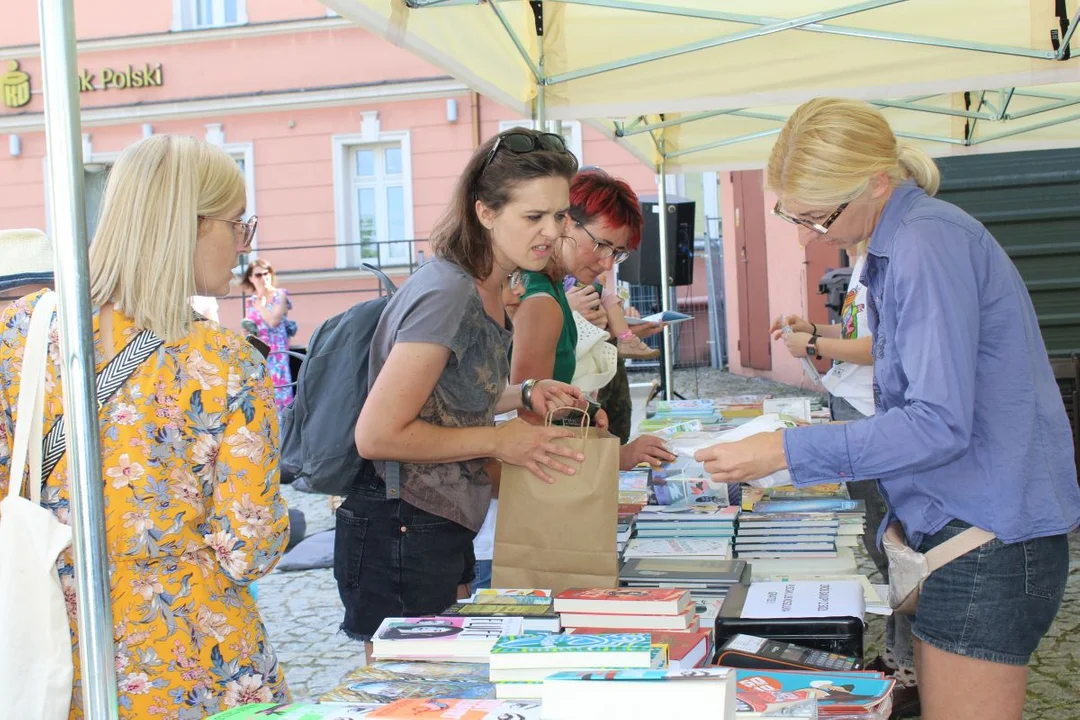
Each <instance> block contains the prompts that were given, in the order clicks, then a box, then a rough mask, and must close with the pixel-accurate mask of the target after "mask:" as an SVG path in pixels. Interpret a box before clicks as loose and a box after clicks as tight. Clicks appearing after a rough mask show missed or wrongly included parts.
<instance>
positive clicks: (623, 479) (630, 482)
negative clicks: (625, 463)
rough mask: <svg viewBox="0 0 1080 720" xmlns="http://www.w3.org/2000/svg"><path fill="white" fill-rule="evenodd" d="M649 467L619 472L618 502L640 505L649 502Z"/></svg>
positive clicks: (650, 472) (650, 474) (650, 473)
mask: <svg viewBox="0 0 1080 720" xmlns="http://www.w3.org/2000/svg"><path fill="white" fill-rule="evenodd" d="M651 476H652V471H651V469H650V468H647V467H643V468H634V469H633V470H621V471H620V472H619V504H620V505H637V506H639V507H640V506H642V505H645V504H646V503H648V502H649V480H650V478H651Z"/></svg>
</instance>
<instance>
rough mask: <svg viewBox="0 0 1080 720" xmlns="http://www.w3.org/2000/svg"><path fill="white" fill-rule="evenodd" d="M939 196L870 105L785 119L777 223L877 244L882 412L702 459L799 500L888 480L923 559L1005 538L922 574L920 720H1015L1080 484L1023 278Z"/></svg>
mask: <svg viewBox="0 0 1080 720" xmlns="http://www.w3.org/2000/svg"><path fill="white" fill-rule="evenodd" d="M938 182H939V175H938V170H937V167H936V166H935V165H934V163H933V161H932V160H930V158H928V157H927V156H926V155H924V154H923V153H922V152H920V151H918V150H915V149H913V148H908V147H903V146H900V145H899V144H898V143H897V140H896V137H895V135H894V134H893V132H892V130H891V129H890V128H889V125H888V123H887V122H886V120H885V118H884V117H883V116H882V115H881V113H879V112H878V111H877V110H875V109H873V108H872V107H870V106H869V105H867V104H865V103H862V102H855V101H846V100H835V99H817V100H812V101H810V102H808V103H805V104H804V105H802V106H801V107H799V108H798V109H797V110H796V111H795V113H794V114H792V116H791V117H790V118H789V119H788V121H787V124H786V125H785V126H784V129H783V131H782V132H781V133H780V136H779V138H778V139H777V142H776V145H775V147H774V148H773V151H772V155H771V156H770V158H769V166H768V184H769V186H770V188H771V189H772V190H773V191H775V192H776V194H777V196H778V197H779V200H778V202H777V205H776V208H775V209H774V212H775V213H776V214H777V215H778V216H780V217H782V218H784V219H785V220H788V221H789V222H792V223H795V224H796V225H798V226H799V241H800V244H802V245H803V246H804V247H805V246H807V245H810V244H811V243H827V244H829V245H830V246H832V247H836V248H848V247H853V246H854V245H856V244H858V243H859V242H861V241H863V240H866V239H867V238H869V240H870V245H869V249H868V252H869V255H868V258H867V264H866V270H865V272H864V276H863V282H864V283H865V284H866V286H867V291H868V292H867V305H868V311H869V312H868V317H869V320H870V329H871V332H872V334H873V338H874V340H873V356H874V401H875V414H874V416H873V417H871V418H867V419H865V420H858V421H856V422H851V423H845V424H833V425H818V426H810V427H804V428H796V429H794V430H786V431H783V432H779V433H766V434H762V435H757V436H754V437H751V438H748V439H746V440H744V441H742V442H739V443H730V444H724V445H716V446H714V447H711V448H706V449H704V450H702V451H700V452H699V453H698V460H700V461H703V462H705V467H706V469H707V470H708V471H709V472H710V473H712V476H713V479H714V480H717V481H722V482H743V481H747V480H752V479H755V478H759V477H764V476H766V475H768V474H770V473H772V472H775V471H777V470H780V469H783V468H788V469H790V471H791V475H792V478H793V480H794V482H795V484H796V485H807V484H811V483H817V482H823V481H833V482H835V481H837V480H844V481H847V480H866V479H870V478H880V488H881V492H882V495H883V496H884V497H885V500H886V502H887V504H888V514H887V515H886V518H885V520H884V522H883V523H882V528H884V527H885V525H887V524H888V523H890V522H892V521H899V522H900V523H901V524H902V525H903V529H904V532H905V534H906V536H907V540H908V543H909V544H910V545H911V547H913V548H915V549H917V550H919V551H920V552H926V551H927V550H929V549H930V548H932V547H934V546H937V545H939V544H941V543H943V542H944V541H946V540H948V539H949V538H951V537H954V536H956V535H957V534H959V533H960V532H963V530H964V529H966V528H968V527H972V526H975V527H979V528H982V529H984V530H988V531H990V532H992V533H994V535H995V536H996V538H995V539H994V540H991V541H990V542H989V543H987V544H985V545H983V546H982V547H980V548H977V549H975V550H973V551H971V552H969V553H967V554H965V555H963V556H961V557H959V558H957V559H956V560H954V561H953V562H951V563H949V564H947V565H945V566H944V567H943V568H941V569H939V570H938V571H936V572H935V573H933V574H932V575H931V576H930V577H929V578H928V579H927V581H926V583H925V585H924V586H923V589H922V593H921V596H920V598H919V606H918V611H917V613H916V615H915V623H914V628H913V633H914V635H915V637H916V644H915V665H916V669H917V672H918V676H919V691H920V696H921V699H922V710H923V718H924V719H925V720H962V719H968V718H970V719H971V720H976V719H978V720H1019V719H1020V718H1021V716H1022V714H1023V706H1024V698H1025V694H1026V684H1027V667H1026V666H1027V663H1028V661H1029V659H1030V657H1031V654H1032V652H1034V650H1035V649H1036V647H1037V646H1038V644H1039V641H1040V639H1041V638H1042V636H1043V635H1045V634H1046V632H1047V631H1048V630H1049V629H1050V625H1051V623H1052V622H1053V620H1054V616H1055V615H1056V614H1057V612H1058V609H1059V608H1060V606H1061V598H1062V593H1063V591H1064V588H1065V582H1066V577H1067V574H1068V565H1069V554H1068V538H1067V533H1068V532H1070V531H1071V530H1073V529H1074V528H1076V527H1077V525H1078V524H1080V489H1078V487H1077V483H1076V466H1075V461H1074V458H1073V446H1072V438H1071V433H1070V430H1069V421H1068V418H1067V417H1066V415H1065V409H1064V406H1063V404H1062V401H1061V395H1060V393H1059V391H1058V389H1057V384H1056V382H1055V380H1054V375H1053V372H1052V370H1051V368H1050V362H1049V359H1048V358H1047V353H1046V347H1045V345H1044V344H1043V341H1042V336H1041V335H1040V333H1039V327H1038V322H1037V320H1036V317H1035V310H1034V308H1033V307H1032V304H1031V298H1030V297H1029V296H1028V292H1027V289H1026V288H1025V286H1024V283H1023V280H1022V279H1021V278H1020V275H1019V273H1018V272H1017V270H1016V267H1015V266H1014V265H1013V263H1012V261H1011V260H1009V258H1008V256H1007V255H1006V254H1005V252H1004V250H1002V248H1001V246H1000V245H999V244H998V243H997V241H996V240H995V239H994V238H993V236H991V235H990V233H989V232H988V231H987V230H986V228H985V227H983V226H982V225H981V224H980V223H979V222H978V221H976V220H975V219H974V218H972V217H971V216H969V215H968V214H966V213H965V212H963V211H962V210H960V209H959V208H957V207H955V206H953V205H950V204H948V203H945V202H942V201H940V200H935V199H934V198H933V197H932V196H933V194H934V193H935V192H936V190H937V187H938ZM810 344H811V345H812V344H813V343H810ZM811 349H812V348H811ZM880 532H881V531H880V530H879V537H880Z"/></svg>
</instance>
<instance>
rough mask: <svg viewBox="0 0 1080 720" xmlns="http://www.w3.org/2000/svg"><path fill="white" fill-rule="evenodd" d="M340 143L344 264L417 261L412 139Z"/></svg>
mask: <svg viewBox="0 0 1080 720" xmlns="http://www.w3.org/2000/svg"><path fill="white" fill-rule="evenodd" d="M337 142H338V144H339V145H340V148H341V150H340V158H339V163H340V169H341V171H340V173H339V181H338V184H339V187H338V190H337V195H338V200H337V208H336V211H337V214H338V229H339V231H338V243H339V244H340V245H341V246H342V247H340V248H339V249H338V262H337V264H338V266H339V267H347V268H356V267H359V266H360V264H361V263H370V264H372V265H378V266H400V265H408V264H409V263H410V262H411V261H412V256H413V253H412V245H413V242H412V241H413V237H412V188H411V177H410V175H411V170H410V163H409V153H408V141H407V138H395V139H391V138H389V137H387V136H386V134H383V135H382V136H381V137H380V138H379V139H378V141H377V142H360V143H355V142H353V143H350V142H348V140H347V139H341V138H338V139H337Z"/></svg>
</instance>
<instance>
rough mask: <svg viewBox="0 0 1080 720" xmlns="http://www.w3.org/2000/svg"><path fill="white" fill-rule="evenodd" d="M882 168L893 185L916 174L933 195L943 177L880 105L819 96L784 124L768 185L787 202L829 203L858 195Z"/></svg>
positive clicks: (768, 177)
mask: <svg viewBox="0 0 1080 720" xmlns="http://www.w3.org/2000/svg"><path fill="white" fill-rule="evenodd" d="M881 172H883V173H885V174H886V176H888V178H889V180H890V182H891V184H892V185H893V186H896V185H899V184H900V183H901V182H903V181H904V180H906V179H908V178H912V179H914V180H915V182H916V184H918V186H919V187H921V188H922V189H923V190H925V191H926V193H927V194H928V195H933V194H934V193H936V192H937V190H938V185H939V184H940V182H941V175H940V173H939V172H938V168H937V165H936V164H935V163H934V161H933V160H931V159H930V157H929V156H928V155H926V153H924V152H923V151H921V150H919V149H918V148H914V147H910V146H906V145H900V144H899V143H898V142H897V140H896V136H895V135H894V134H893V131H892V128H890V127H889V123H888V121H887V120H886V119H885V117H884V116H883V115H882V114H881V113H880V112H878V111H877V110H876V109H874V108H873V107H871V106H870V105H868V104H866V103H864V102H861V101H858V100H841V99H837V98H816V99H814V100H810V101H809V102H805V103H803V104H802V105H800V106H799V107H798V108H797V109H796V110H795V112H794V113H792V115H791V117H789V118H788V120H787V122H786V123H785V124H784V128H783V130H781V131H780V135H779V137H778V138H777V140H776V144H775V145H773V149H772V153H771V154H770V155H769V165H768V169H767V173H766V178H767V182H766V184H767V185H768V187H769V188H770V189H771V190H772V191H773V192H775V193H776V194H777V195H778V196H779V197H780V200H781V202H787V201H791V200H795V201H798V202H800V203H805V204H807V205H811V206H814V207H819V206H820V207H825V206H829V205H839V204H841V203H845V202H850V201H851V200H854V199H855V198H856V197H858V196H859V195H860V194H861V193H862V192H864V191H865V190H866V188H867V187H869V185H870V180H871V179H872V178H873V177H874V176H875V175H877V174H878V173H881Z"/></svg>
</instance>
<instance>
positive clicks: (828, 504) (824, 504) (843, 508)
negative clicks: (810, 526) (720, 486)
mask: <svg viewBox="0 0 1080 720" xmlns="http://www.w3.org/2000/svg"><path fill="white" fill-rule="evenodd" d="M754 512H756V513H773V512H793V513H807V512H851V513H854V512H862V513H865V512H866V505H864V504H863V502H862V501H861V500H842V499H830V498H812V499H804V500H764V501H762V502H759V503H758V504H756V505H755V506H754Z"/></svg>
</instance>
